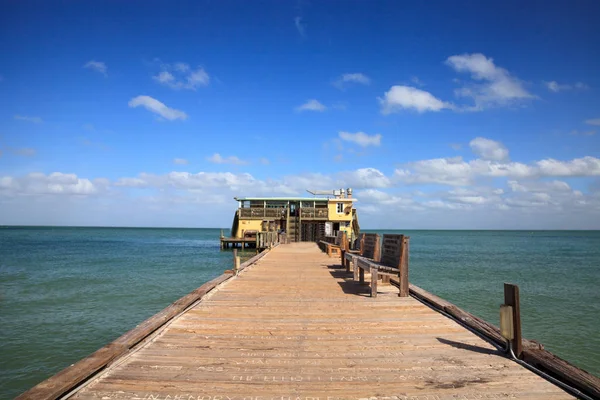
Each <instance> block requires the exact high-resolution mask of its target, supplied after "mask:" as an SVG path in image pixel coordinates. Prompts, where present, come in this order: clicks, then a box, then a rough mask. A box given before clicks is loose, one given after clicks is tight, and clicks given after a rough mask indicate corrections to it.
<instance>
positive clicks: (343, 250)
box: [340, 231, 348, 267]
mask: <svg viewBox="0 0 600 400" xmlns="http://www.w3.org/2000/svg"><path fill="white" fill-rule="evenodd" d="M346 250H348V234H347V233H346V231H343V232H342V242H341V243H340V261H341V264H342V267H344V264H345V261H344V254H346Z"/></svg>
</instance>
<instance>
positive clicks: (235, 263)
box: [233, 249, 240, 275]
mask: <svg viewBox="0 0 600 400" xmlns="http://www.w3.org/2000/svg"><path fill="white" fill-rule="evenodd" d="M239 270H240V258H239V257H238V255H237V249H233V274H234V275H237V274H238V272H239Z"/></svg>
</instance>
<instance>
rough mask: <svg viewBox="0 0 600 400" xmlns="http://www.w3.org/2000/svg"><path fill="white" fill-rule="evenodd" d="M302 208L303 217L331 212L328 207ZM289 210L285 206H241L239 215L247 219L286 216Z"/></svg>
mask: <svg viewBox="0 0 600 400" xmlns="http://www.w3.org/2000/svg"><path fill="white" fill-rule="evenodd" d="M299 210H300V218H302V219H323V220H327V219H328V218H329V212H328V210H327V209H326V208H315V207H302V208H300V209H299ZM286 216H287V210H286V209H285V208H283V207H279V208H262V207H261V208H258V207H257V208H240V209H239V217H240V218H246V219H254V218H256V219H263V218H277V219H279V218H285V217H286Z"/></svg>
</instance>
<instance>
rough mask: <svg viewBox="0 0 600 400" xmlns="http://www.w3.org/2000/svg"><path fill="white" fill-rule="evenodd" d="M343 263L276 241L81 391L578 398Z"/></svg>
mask: <svg viewBox="0 0 600 400" xmlns="http://www.w3.org/2000/svg"><path fill="white" fill-rule="evenodd" d="M334 264H336V265H334ZM337 264H339V261H338V260H337V259H333V258H329V257H328V256H327V255H326V254H323V253H321V252H320V250H319V249H318V248H317V246H316V245H315V244H313V243H295V244H290V245H284V246H278V247H277V248H275V249H274V250H273V251H271V253H269V254H267V256H266V257H263V258H262V259H260V260H259V261H258V262H257V264H256V265H254V266H252V267H251V268H249V269H247V270H245V271H243V272H242V273H241V274H240V276H238V277H237V278H234V279H231V280H229V281H227V282H226V283H224V284H223V285H221V286H220V287H219V288H217V289H215V290H214V291H213V292H211V293H210V294H209V295H208V296H207V297H205V298H204V299H203V300H202V301H201V302H200V303H198V304H197V305H196V306H194V307H192V308H190V309H189V310H188V311H186V312H185V313H183V314H181V315H180V316H179V317H177V318H175V319H174V320H173V321H172V322H171V323H169V324H168V325H166V326H165V327H164V328H162V329H161V330H160V331H159V332H157V333H156V334H155V335H154V336H153V337H152V338H150V339H149V340H148V341H147V342H146V343H145V344H143V345H141V346H140V348H139V349H137V350H135V351H134V352H133V353H131V354H129V355H128V356H126V357H124V358H123V359H121V360H118V361H117V362H116V363H115V364H113V365H112V366H110V367H109V368H107V369H106V370H104V371H103V372H101V373H100V374H99V375H98V376H96V377H95V378H94V379H92V380H91V381H90V382H89V383H88V384H87V385H86V386H85V387H83V388H81V389H80V390H79V391H78V392H76V393H75V395H74V398H76V399H90V400H91V399H94V400H99V399H103V400H113V399H138V400H139V399H146V400H150V399H155V400H167V399H168V400H175V399H178V400H192V399H194V400H200V399H204V400H234V399H235V400H242V399H248V400H250V399H251V400H267V399H278V400H282V399H285V400H287V399H301V400H309V399H321V400H322V399H329V400H332V399H389V400H391V399H419V400H425V399H426V400H443V399H570V398H573V397H571V396H570V395H568V394H567V393H565V392H563V391H562V390H561V389H559V388H558V387H556V386H554V385H552V384H551V383H549V382H547V381H545V380H544V379H542V378H540V377H538V376H537V375H535V374H533V373H532V372H530V371H528V370H527V369H525V368H523V367H521V366H519V365H518V364H517V363H515V362H513V361H510V360H509V359H507V358H505V357H503V356H501V355H500V354H499V353H498V352H497V351H496V349H495V348H494V347H493V346H492V345H490V344H489V343H487V342H486V341H484V340H482V339H480V338H479V337H477V336H476V335H474V334H473V333H471V332H469V331H468V330H466V329H464V328H463V327H461V326H460V325H458V324H457V323H455V322H454V321H452V320H450V319H448V318H446V317H444V316H443V315H441V314H439V313H438V312H436V311H434V310H432V309H430V308H428V307H427V306H425V305H423V304H421V303H420V302H419V301H417V300H415V299H413V298H411V297H408V298H399V297H398V296H397V290H395V289H394V288H391V289H390V291H389V292H387V293H386V292H385V291H386V288H385V286H384V287H380V294H379V296H378V297H377V298H370V297H368V294H367V293H368V287H367V286H366V285H364V286H361V285H360V284H358V283H355V282H352V281H351V280H348V277H347V275H346V273H345V272H344V271H343V270H341V269H340V268H339V266H338V265H337Z"/></svg>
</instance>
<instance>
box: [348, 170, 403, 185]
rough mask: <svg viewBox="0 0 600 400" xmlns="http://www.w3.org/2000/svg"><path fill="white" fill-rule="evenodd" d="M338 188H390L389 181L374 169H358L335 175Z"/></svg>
mask: <svg viewBox="0 0 600 400" xmlns="http://www.w3.org/2000/svg"><path fill="white" fill-rule="evenodd" d="M337 179H338V183H339V185H338V186H344V187H352V188H355V189H363V188H383V187H389V186H391V184H392V183H391V181H390V179H389V178H388V177H387V176H385V175H384V174H383V172H381V171H379V170H378V169H375V168H360V169H357V170H355V171H347V172H340V173H338V174H337Z"/></svg>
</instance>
